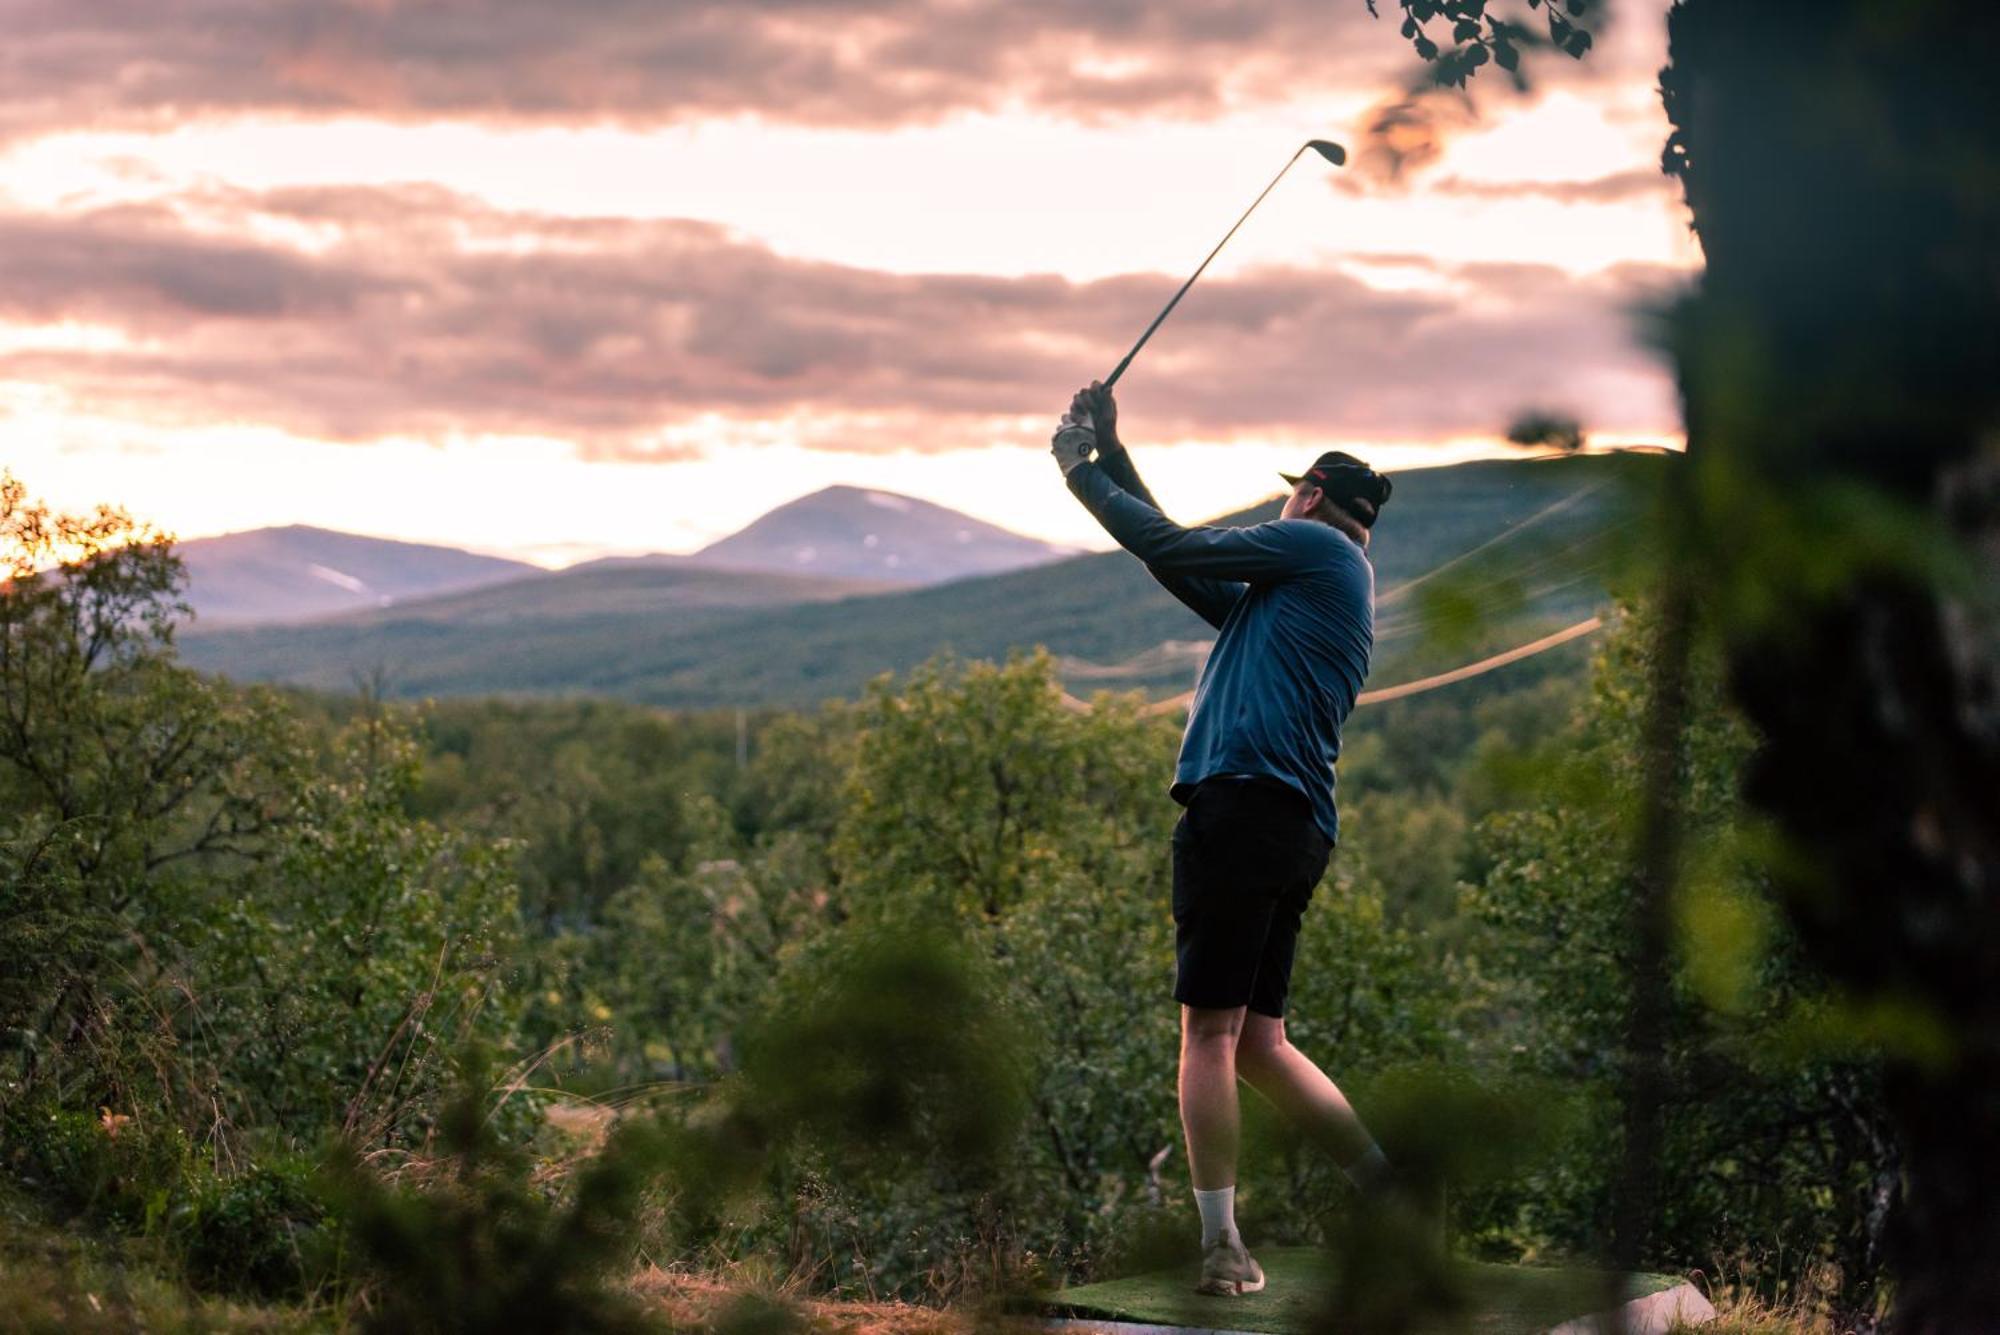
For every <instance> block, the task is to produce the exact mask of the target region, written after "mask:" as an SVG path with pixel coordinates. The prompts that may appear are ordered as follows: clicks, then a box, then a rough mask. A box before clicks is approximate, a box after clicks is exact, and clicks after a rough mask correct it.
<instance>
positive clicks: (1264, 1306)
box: [1042, 1247, 1684, 1335]
mask: <svg viewBox="0 0 2000 1335" xmlns="http://www.w3.org/2000/svg"><path fill="white" fill-rule="evenodd" d="M1255 1255H1256V1257H1257V1262H1258V1264H1259V1265H1261V1266H1263V1267H1264V1279H1265V1283H1264V1287H1263V1289H1262V1290H1261V1291H1259V1292H1257V1293H1246V1294H1242V1295H1241V1296H1238V1297H1229V1298H1218V1297H1210V1296H1207V1295H1204V1294H1198V1293H1196V1292H1194V1281H1195V1279H1196V1277H1197V1276H1198V1275H1199V1273H1200V1272H1199V1268H1198V1266H1193V1265H1188V1266H1179V1267H1176V1268H1174V1269H1172V1270H1157V1271H1152V1272H1150V1273H1148V1274H1143V1275H1128V1276H1126V1277H1124V1278H1122V1279H1109V1280H1104V1281H1102V1282H1100V1283H1097V1284H1083V1285H1078V1286H1076V1287H1074V1288H1064V1289H1057V1290H1056V1291H1054V1292H1053V1293H1050V1294H1048V1295H1047V1296H1046V1298H1045V1301H1044V1306H1043V1309H1042V1310H1043V1312H1044V1313H1045V1314H1046V1315H1049V1316H1055V1317H1082V1318H1089V1319H1096V1320H1109V1321H1128V1322H1134V1323H1139V1324H1144V1325H1155V1326H1186V1327H1194V1328H1197V1329H1203V1330H1231V1331H1235V1330H1243V1331H1258V1332H1264V1333H1265V1335H1304V1333H1305V1332H1308V1331H1312V1330H1323V1329H1325V1327H1324V1324H1323V1323H1322V1322H1321V1320H1320V1315H1321V1311H1322V1309H1323V1307H1324V1305H1325V1302H1326V1297H1327V1285H1328V1283H1329V1282H1330V1281H1329V1270H1328V1264H1327V1259H1326V1255H1325V1253H1324V1252H1322V1251H1321V1250H1320V1249H1319V1248H1317V1247H1273V1248H1259V1249H1257V1251H1256V1252H1255ZM1454 1269H1455V1270H1456V1272H1457V1273H1458V1274H1459V1276H1460V1277H1461V1279H1462V1281H1463V1288H1464V1291H1465V1293H1466V1294H1467V1296H1468V1298H1469V1304H1468V1307H1467V1310H1466V1311H1465V1313H1464V1314H1463V1315H1462V1316H1461V1317H1460V1318H1459V1319H1458V1320H1456V1321H1455V1322H1453V1323H1451V1324H1450V1326H1449V1327H1448V1328H1450V1329H1464V1330H1471V1331H1477V1332H1479V1335H1537V1333H1538V1332H1541V1331H1546V1330H1548V1329H1550V1328H1551V1327H1554V1326H1559V1325H1561V1324H1562V1323H1563V1322H1565V1321H1570V1320H1574V1319H1575V1318H1577V1317H1581V1316H1588V1315H1590V1314H1591V1313H1593V1312H1599V1311H1603V1310H1604V1308H1605V1293H1606V1290H1607V1282H1608V1279H1609V1276H1608V1274H1607V1272H1604V1271H1599V1270H1582V1269H1575V1270H1572V1269H1557V1268H1554V1267H1544V1266H1513V1265H1486V1264H1481V1263H1477V1262H1470V1261H1462V1262H1456V1263H1454ZM1683 1282H1684V1281H1682V1280H1681V1279H1680V1278H1679V1277H1677V1276H1674V1275H1646V1274H1635V1275H1627V1276H1626V1277H1625V1283H1624V1288H1623V1293H1624V1299H1623V1300H1624V1301H1626V1302H1630V1301H1632V1300H1633V1299H1636V1298H1645V1297H1649V1296H1651V1295H1652V1294H1655V1293H1663V1292H1665V1291H1666V1290H1668V1289H1672V1288H1675V1287H1678V1286H1679V1285H1680V1284H1682V1283H1683Z"/></svg>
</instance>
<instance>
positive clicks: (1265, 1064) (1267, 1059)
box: [1236, 1014, 1286, 1071]
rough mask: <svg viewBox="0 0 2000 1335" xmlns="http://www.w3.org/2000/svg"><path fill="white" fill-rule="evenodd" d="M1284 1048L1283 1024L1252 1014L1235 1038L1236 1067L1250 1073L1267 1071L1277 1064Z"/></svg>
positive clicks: (1280, 1021)
mask: <svg viewBox="0 0 2000 1335" xmlns="http://www.w3.org/2000/svg"><path fill="white" fill-rule="evenodd" d="M1285 1046H1286V1043H1285V1022H1284V1021H1283V1020H1274V1019H1272V1018H1270V1017H1269V1016H1264V1015H1255V1014H1253V1015H1251V1016H1250V1017H1249V1018H1248V1020H1247V1022H1246V1023H1245V1024H1244V1026H1243V1032H1242V1033H1241V1034H1239V1035H1238V1036H1237V1040H1236V1065H1237V1067H1238V1068H1239V1069H1244V1070H1251V1071H1257V1070H1264V1069H1268V1068H1269V1067H1271V1066H1273V1065H1275V1064H1276V1063H1277V1061H1278V1060H1279V1057H1280V1055H1281V1054H1282V1053H1283V1052H1284V1050H1285Z"/></svg>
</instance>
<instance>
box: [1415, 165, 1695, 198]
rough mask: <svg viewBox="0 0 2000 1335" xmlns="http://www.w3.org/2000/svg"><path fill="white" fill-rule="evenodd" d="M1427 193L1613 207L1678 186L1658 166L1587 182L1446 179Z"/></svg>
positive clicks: (1428, 185) (1428, 186)
mask: <svg viewBox="0 0 2000 1335" xmlns="http://www.w3.org/2000/svg"><path fill="white" fill-rule="evenodd" d="M1424 189H1425V191H1426V192H1428V193H1430V194H1434V195H1458V196H1461V197H1465V198H1471V199H1552V200H1554V201H1556V202H1557V203H1558V204H1616V203H1619V202H1620V201H1622V200H1627V199H1643V198H1646V197H1647V196H1665V197H1678V196H1679V194H1680V185H1679V183H1678V182H1676V181H1674V180H1673V179H1672V178H1671V177H1669V176H1667V175H1666V174H1665V173H1664V172H1662V171H1660V170H1659V169H1658V168H1657V167H1642V168H1638V169H1636V170H1634V171H1622V172H1613V173H1611V174H1610V175H1608V176H1598V177H1594V178H1592V179H1591V180H1588V181H1471V180H1467V179H1465V178H1464V177H1461V176H1445V177H1440V178H1438V179H1436V180H1430V181H1425V182H1424Z"/></svg>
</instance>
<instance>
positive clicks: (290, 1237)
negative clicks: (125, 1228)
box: [172, 1156, 339, 1299]
mask: <svg viewBox="0 0 2000 1335" xmlns="http://www.w3.org/2000/svg"><path fill="white" fill-rule="evenodd" d="M338 1227H339V1226H338V1224H337V1223H336V1222H335V1221H333V1220H332V1219H330V1218H329V1212H328V1208H327V1202H326V1199H325V1192H324V1190H323V1188H322V1185H321V1183H320V1181H319V1179H318V1175H317V1172H316V1170H315V1168H314V1166H313V1164H312V1163H311V1162H310V1161H309V1160H306V1159H303V1158H299V1157H296V1156H287V1157H284V1158H277V1159H272V1160H270V1161H268V1162H265V1163H260V1164H257V1165H255V1166H254V1167H252V1168H250V1169H249V1171H247V1172H243V1173H238V1174H236V1175H235V1176H233V1177H211V1178H208V1179H206V1180H203V1181H199V1182H198V1183H197V1184H196V1186H195V1189H194V1190H193V1191H191V1192H190V1193H189V1195H188V1197H187V1199H186V1201H185V1203H184V1204H183V1205H182V1206H181V1207H180V1208H179V1209H178V1210H176V1211H175V1215H174V1220H173V1228H172V1232H173V1239H174V1242H175V1244H176V1247H177V1250H178V1251H179V1253H180V1257H181V1263H182V1266H183V1268H184V1269H185V1271H186V1273H187V1277H188V1279H189V1281H190V1282H192V1283H193V1284H194V1285H195V1286H196V1287H197V1288H200V1289H204V1290H207V1291H209V1292H215V1293H235V1294H243V1295H246V1296H253V1297H260V1298H273V1299H297V1298H301V1297H304V1296H305V1295H306V1294H307V1293H309V1292H311V1291H312V1290H313V1289H315V1288H317V1287H318V1286H319V1285H320V1284H321V1283H323V1282H325V1281H326V1280H328V1279H330V1278H331V1277H332V1275H333V1272H334V1257H335V1252H336V1248H337V1236H336V1235H337V1232H338Z"/></svg>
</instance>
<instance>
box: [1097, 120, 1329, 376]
mask: <svg viewBox="0 0 2000 1335" xmlns="http://www.w3.org/2000/svg"><path fill="white" fill-rule="evenodd" d="M1311 147H1312V144H1311V143H1310V142H1307V143H1303V144H1300V145H1299V149H1298V152H1297V153H1294V154H1292V156H1291V157H1289V158H1287V159H1286V160H1285V165H1284V166H1282V167H1280V168H1278V174H1277V175H1276V176H1273V177H1272V178H1271V184H1269V185H1267V186H1265V187H1264V191H1263V194H1260V195H1258V196H1257V198H1255V199H1253V200H1251V201H1250V207H1249V208H1247V209H1245V210H1243V217H1241V218H1238V219H1237V220H1236V227H1231V228H1230V229H1229V230H1228V231H1227V232H1225V233H1224V234H1223V237H1222V240H1220V241H1218V242H1216V243H1215V249H1214V250H1211V251H1209V252H1208V259H1205V260H1203V261H1202V262H1201V265H1200V267H1199V268H1197V269H1196V270H1195V271H1194V272H1193V273H1191V274H1189V275H1188V280H1187V281H1186V282H1185V283H1182V284H1181V290H1180V291H1178V292H1176V293H1174V299H1173V300H1172V301H1170V302H1168V303H1167V306H1166V309H1165V310H1163V311H1161V312H1160V313H1159V314H1158V315H1156V316H1154V317H1153V323H1151V324H1149V325H1147V326H1146V332H1145V333H1143V334H1141V335H1139V341H1138V342H1137V343H1134V344H1133V345H1132V350H1131V351H1130V352H1128V353H1126V354H1125V360H1124V361H1122V362H1119V363H1118V366H1117V368H1116V369H1114V370H1113V371H1112V372H1111V374H1110V375H1108V376H1106V377H1105V378H1104V387H1105V388H1106V389H1110V388H1111V387H1112V386H1113V385H1115V384H1117V383H1118V377H1119V376H1121V375H1124V374H1125V368H1126V367H1128V366H1130V365H1131V364H1132V359H1133V358H1134V357H1136V356H1138V355H1139V349H1141V348H1143V347H1145V346H1146V340H1147V339H1149V338H1151V337H1152V336H1153V331H1154V330H1155V329H1158V328H1159V327H1160V322H1161V321H1162V320H1165V319H1166V318H1167V317H1168V316H1169V315H1171V314H1173V310H1174V307H1176V306H1178V305H1180V304H1181V298H1182V297H1184V296H1186V295H1187V290H1188V289H1189V288H1191V287H1193V286H1194V280H1195V279H1197V278H1199V277H1201V271H1202V270H1203V269H1206V268H1207V267H1208V260H1212V259H1214V258H1215V257H1216V254H1217V253H1218V252H1219V251H1221V249H1222V248H1223V247H1224V246H1226V245H1228V244H1229V238H1230V237H1232V236H1235V235H1236V228H1237V227H1241V226H1242V225H1243V223H1244V221H1245V220H1246V219H1248V218H1249V216H1250V215H1251V214H1252V213H1255V212H1256V211H1257V206H1258V205H1259V204H1262V203H1263V202H1264V195H1268V194H1270V193H1271V192H1272V191H1273V190H1275V189H1277V186H1278V182H1279V181H1280V180H1282V179H1284V175H1285V173H1286V172H1288V171H1290V170H1291V169H1292V164H1293V163H1294V162H1297V161H1298V160H1299V156H1300V154H1302V153H1304V152H1305V151H1306V150H1307V149H1308V148H1311Z"/></svg>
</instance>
